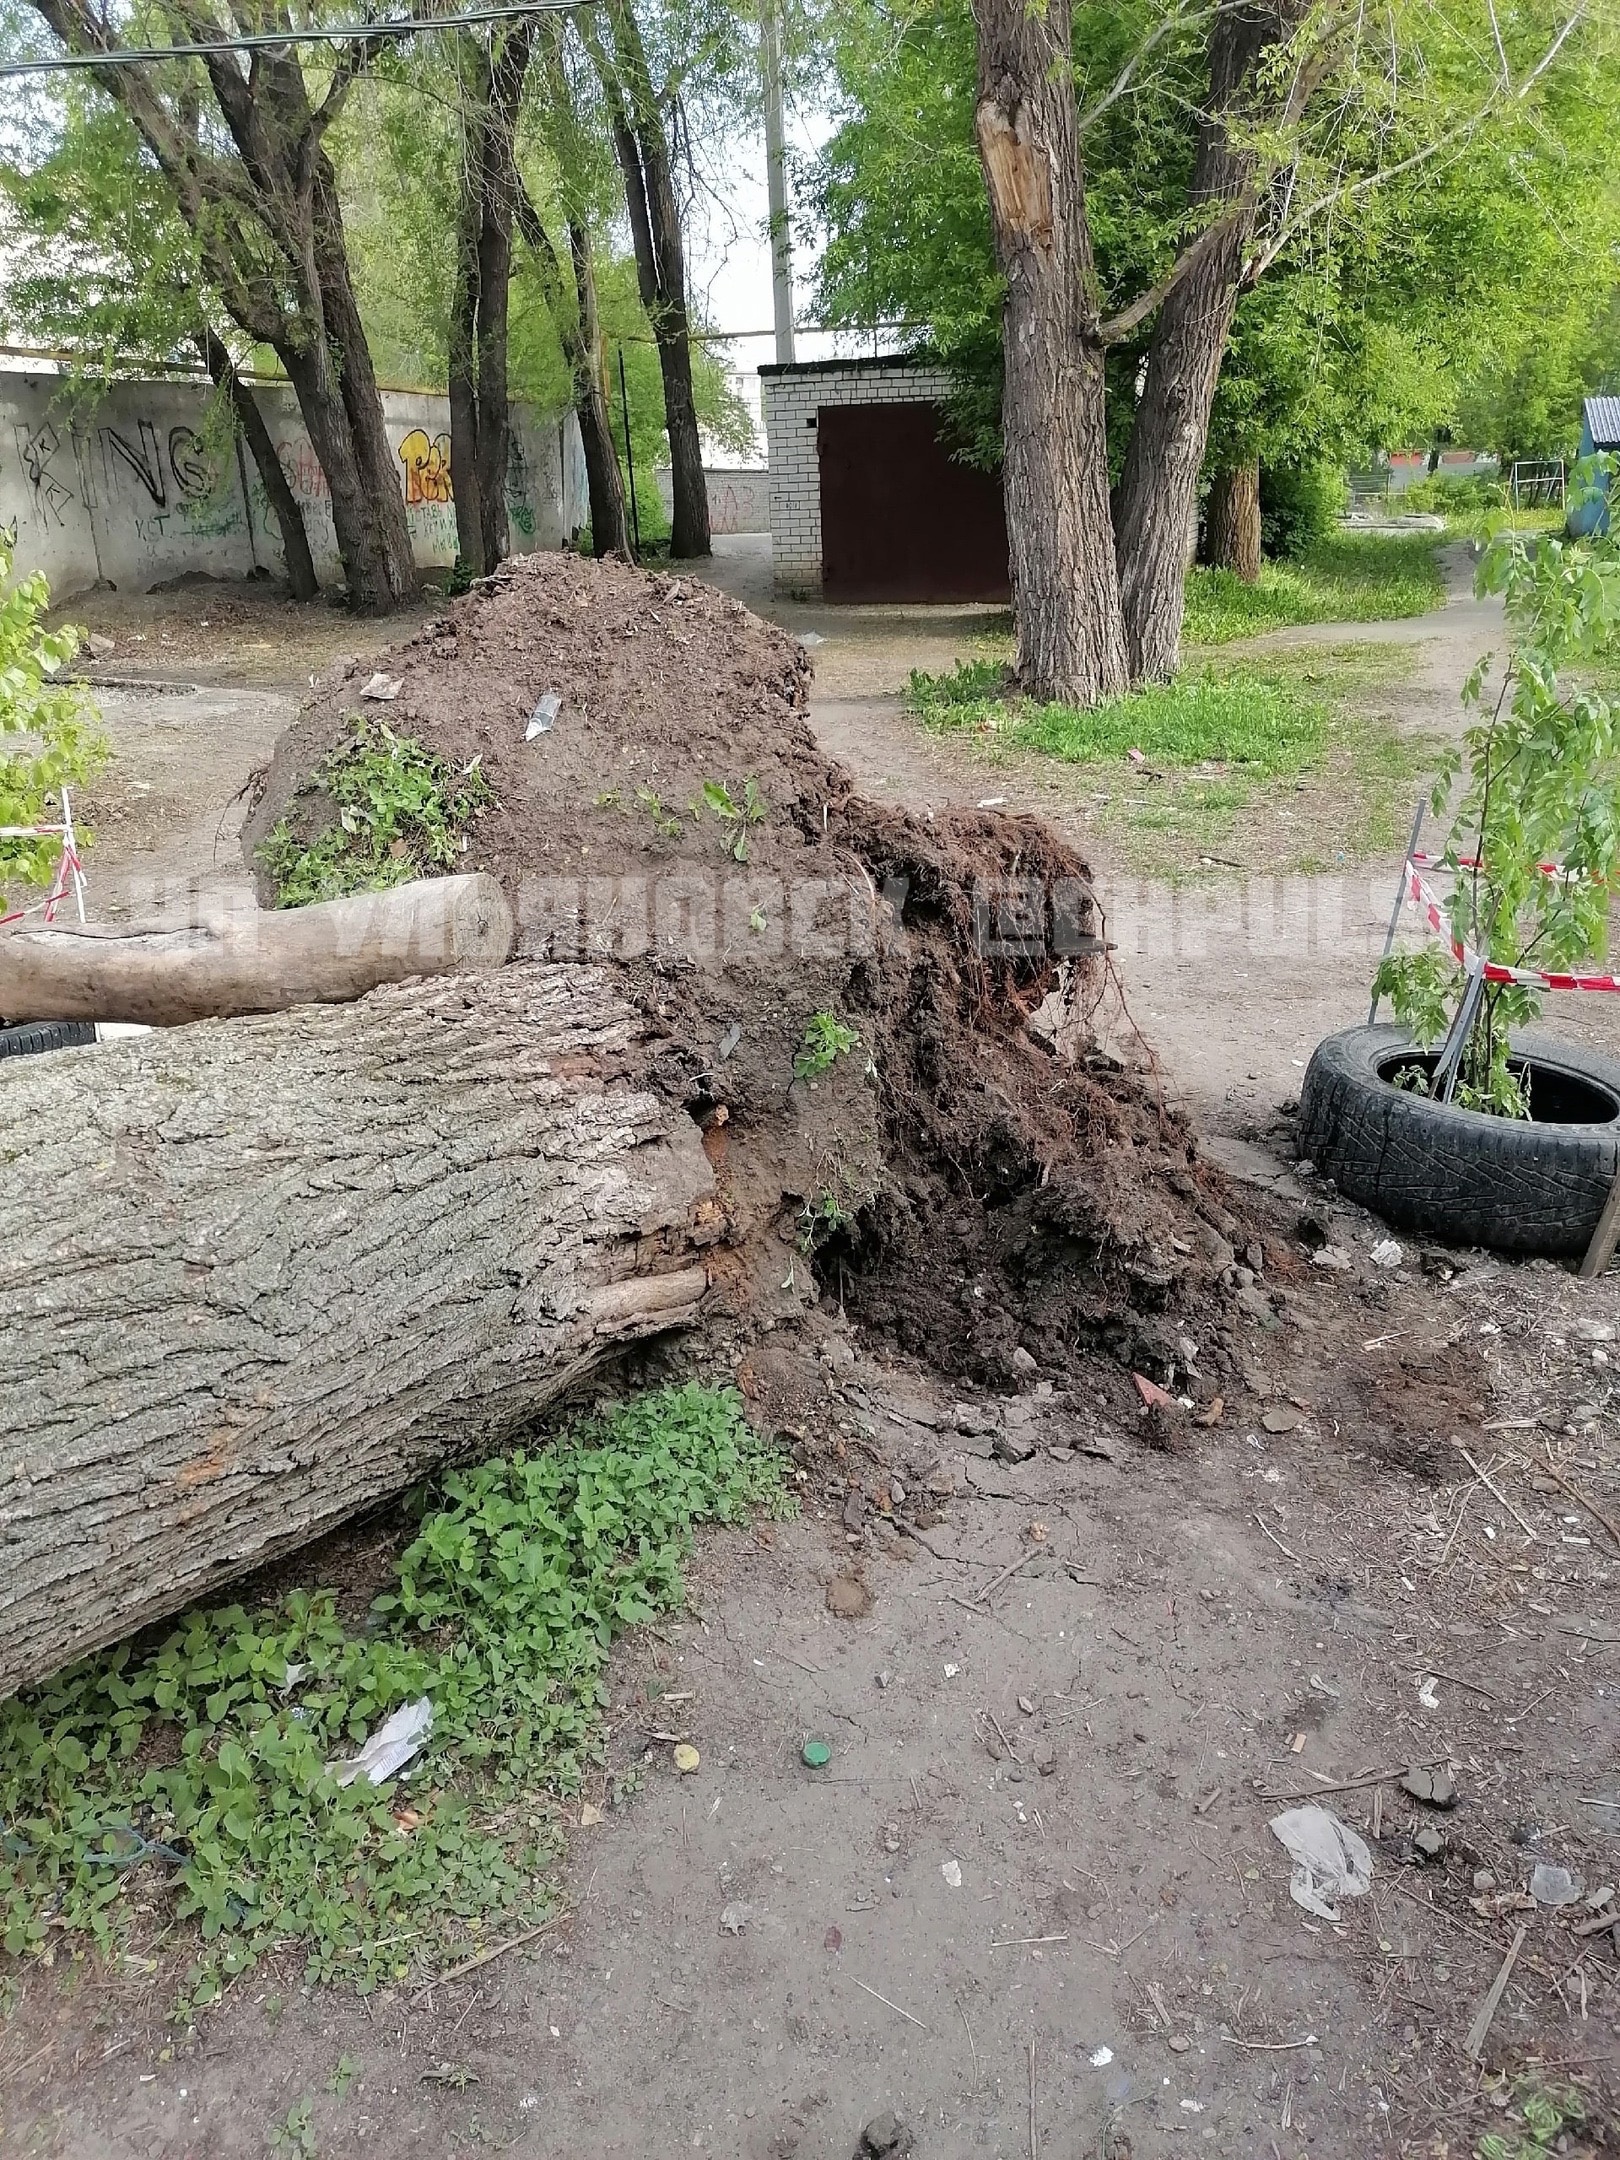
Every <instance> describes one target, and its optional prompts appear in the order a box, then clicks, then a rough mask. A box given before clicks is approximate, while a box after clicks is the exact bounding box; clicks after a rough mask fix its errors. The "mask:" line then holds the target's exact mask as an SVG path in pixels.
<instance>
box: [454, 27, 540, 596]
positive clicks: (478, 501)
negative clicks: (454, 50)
mask: <svg viewBox="0 0 1620 2160" xmlns="http://www.w3.org/2000/svg"><path fill="white" fill-rule="evenodd" d="M534 34H535V24H534V22H533V20H532V19H523V18H520V19H519V20H518V21H517V22H515V23H513V24H512V25H510V26H507V27H493V28H492V29H491V31H490V34H489V38H488V41H487V43H486V42H485V41H484V40H483V39H481V38H479V37H478V36H477V35H476V34H475V33H463V34H462V35H461V36H460V38H459V40H458V43H459V52H460V64H459V66H458V70H457V73H458V78H459V81H460V87H461V95H462V106H463V115H462V181H461V200H460V205H459V208H458V213H457V218H456V275H455V287H454V291H453V294H452V297H451V306H450V338H449V353H448V358H447V376H448V388H449V397H450V480H451V490H452V493H453V495H454V498H455V506H456V540H457V546H458V549H459V553H460V556H461V561H462V564H463V566H464V567H465V568H466V569H467V570H468V571H469V572H470V573H471V574H472V575H473V576H475V577H486V576H487V575H488V574H489V572H490V571H492V570H493V569H494V568H495V566H496V564H497V563H499V562H500V561H501V560H502V559H503V558H504V556H505V555H506V552H507V548H508V545H509V541H510V534H509V531H508V528H507V518H506V468H507V460H508V457H509V455H510V446H511V407H510V401H509V393H508V369H507V322H508V311H509V303H510V287H511V282H512V233H513V228H514V225H515V223H516V220H517V217H518V214H519V207H518V206H519V198H520V196H521V193H522V182H521V179H520V178H519V174H518V162H517V147H516V133H517V121H518V112H519V108H520V106H521V103H522V99H523V88H524V82H525V79H526V78H527V75H528V72H529V62H530V59H531V57H532V55H533V51H534Z"/></svg>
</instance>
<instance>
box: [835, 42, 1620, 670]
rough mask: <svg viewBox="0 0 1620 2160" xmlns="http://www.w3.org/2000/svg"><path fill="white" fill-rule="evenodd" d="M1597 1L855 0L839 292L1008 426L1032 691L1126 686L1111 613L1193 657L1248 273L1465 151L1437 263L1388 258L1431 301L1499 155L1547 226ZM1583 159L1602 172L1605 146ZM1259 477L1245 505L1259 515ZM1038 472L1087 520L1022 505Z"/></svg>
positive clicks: (1294, 254) (1156, 643) (1139, 634)
mask: <svg viewBox="0 0 1620 2160" xmlns="http://www.w3.org/2000/svg"><path fill="white" fill-rule="evenodd" d="M1071 10H1072V12H1071ZM1493 24H1494V25H1495V27H1494V29H1493ZM1605 24H1606V18H1602V17H1600V16H1599V14H1598V13H1597V11H1593V12H1592V14H1591V15H1590V16H1588V15H1587V14H1586V13H1585V12H1584V11H1582V10H1581V9H1579V8H1576V7H1572V8H1570V9H1567V10H1566V9H1563V8H1562V7H1560V6H1559V4H1558V0H1523V4H1522V5H1521V6H1519V7H1518V8H1516V9H1515V10H1514V11H1513V12H1512V14H1511V15H1509V14H1500V13H1499V14H1494V15H1493V13H1492V9H1491V6H1490V4H1489V0H1422V4H1417V0H1414V4H1411V5H1408V4H1407V0H1392V4H1391V6H1390V7H1389V8H1387V9H1382V10H1377V11H1372V10H1366V9H1362V8H1359V7H1352V6H1351V5H1350V4H1349V0H1342V4H1341V0H1321V4H1318V5H1313V6H1309V7H1307V6H1306V5H1305V0H1217V4H1216V5H1214V6H1204V5H1201V4H1199V0H1106V4H1105V0H1053V4H1047V5H1044V6H1038V7H1029V6H1026V4H1025V0H977V4H976V5H974V6H973V7H972V10H971V14H970V13H969V10H968V7H967V6H965V5H964V4H963V0H931V4H927V5H924V4H922V0H854V4H853V5H852V6H850V7H848V8H846V9H844V10H841V11H840V14H839V16H838V17H837V18H836V19H835V35H834V48H835V52H836V55H837V59H838V67H839V76H840V81H841V86H842V88H843V91H844V97H845V105H844V111H843V114H842V119H843V125H842V126H841V127H840V128H839V130H838V131H837V133H836V134H835V136H834V137H833V140H832V142H831V144H830V145H829V148H828V150H827V152H826V153H825V155H824V157H823V160H822V164H821V171H820V191H819V192H820V207H821V211H822V216H823V219H824V222H825V223H826V225H827V227H828V244H827V247H826V250H825V252H824V255H823V258H822V272H821V299H822V306H823V309H824V311H825V312H826V313H827V315H828V317H829V319H835V320H837V319H841V320H843V321H846V322H850V323H861V322H875V321H878V320H881V319H883V318H884V317H886V316H899V317H901V318H903V319H905V320H907V321H909V322H912V323H919V324H922V325H925V326H926V330H925V331H923V332H920V333H914V335H917V336H918V337H919V338H920V337H923V336H926V338H927V339H928V341H929V342H930V343H931V344H932V346H933V348H934V350H935V351H936V352H939V353H941V354H942V355H943V356H944V357H945V358H946V359H947V360H948V361H950V362H951V364H952V365H953V367H954V368H955V369H956V371H957V380H958V384H959V394H958V396H957V397H956V399H955V400H954V401H953V402H954V405H955V413H954V419H955V421H956V423H957V424H958V427H959V429H960V433H961V438H962V441H963V444H964V447H965V450H966V454H968V455H970V456H976V457H978V458H980V459H981V460H983V461H984V462H987V463H988V462H993V461H994V460H995V459H996V458H997V457H998V456H999V454H1000V452H1001V450H1002V447H1003V444H1005V448H1006V452H1007V456H1006V465H1005V470H1006V476H1007V486H1008V512H1009V519H1010V521H1011V522H1012V523H1013V525H1014V527H1015V530H1014V532H1013V536H1012V551H1013V569H1014V575H1015V581H1016V582H1017V583H1019V584H1021V586H1022V590H1023V593H1024V594H1025V595H1027V596H1028V597H1029V600H1030V601H1031V602H1032V603H1034V604H1038V605H1039V606H1040V607H1041V608H1042V609H1043V610H1044V611H1045V616H1046V619H1045V620H1044V621H1042V622H1039V623H1026V622H1025V621H1023V620H1022V619H1020V623H1019V639H1020V648H1019V649H1020V656H1021V668H1022V673H1023V678H1024V681H1025V683H1026V686H1027V687H1029V688H1030V689H1032V690H1035V691H1037V692H1038V693H1040V694H1042V695H1047V696H1062V697H1064V698H1067V699H1070V700H1077V701H1082V702H1083V701H1090V700H1093V699H1095V698H1097V697H1101V696H1107V695H1109V694H1111V692H1112V690H1113V688H1114V687H1116V686H1117V682H1118V675H1117V672H1116V671H1115V669H1114V667H1113V666H1112V663H1111V659H1110V656H1111V654H1112V653H1113V651H1114V619H1115V612H1116V609H1117V611H1118V615H1119V618H1120V620H1121V621H1122V623H1123V626H1124V635H1125V639H1126V652H1127V658H1126V676H1127V679H1130V680H1144V679H1151V678H1153V677H1156V676H1162V675H1164V674H1166V673H1168V672H1169V671H1170V670H1172V669H1173V668H1174V666H1175V664H1176V660H1177V653H1178V646H1179V627H1180V619H1181V612H1182V598H1183V589H1184V578H1185V569H1186V564H1187V560H1188V555H1189V542H1190V539H1191V535H1192V530H1193V519H1194V512H1195V505H1196V500H1197V494H1198V490H1199V486H1200V475H1201V473H1202V472H1203V471H1204V470H1205V469H1206V466H1207V458H1206V449H1207V441H1206V438H1207V435H1208V430H1209V427H1210V424H1211V417H1212V413H1213V410H1214V408H1213V404H1212V400H1213V397H1214V395H1215V393H1216V391H1217V388H1218V385H1219V382H1220V378H1221V370H1222V364H1223V358H1224V352H1225V347H1226V343H1227V339H1228V334H1229V330H1230V326H1231V323H1232V320H1233V314H1234V309H1235V307H1236V306H1237V304H1238V302H1239V300H1240V298H1241V296H1242V295H1243V294H1244V293H1245V292H1248V291H1250V290H1251V288H1254V287H1255V286H1257V285H1258V284H1259V283H1260V282H1261V281H1262V280H1263V279H1264V278H1265V277H1266V276H1267V275H1268V274H1269V273H1271V272H1272V271H1273V269H1274V267H1281V268H1283V269H1284V270H1288V269H1290V268H1291V267H1292V266H1294V265H1297V264H1299V263H1301V262H1302V261H1305V260H1307V259H1308V257H1309V256H1310V254H1311V252H1312V251H1313V250H1317V251H1320V250H1323V249H1326V250H1328V251H1331V249H1332V246H1333V244H1334V239H1333V236H1334V234H1335V233H1336V231H1337V230H1338V229H1339V228H1341V227H1342V226H1344V225H1345V224H1346V223H1347V222H1353V223H1359V222H1360V221H1361V219H1362V218H1363V217H1364V216H1365V213H1366V207H1367V205H1368V204H1369V203H1370V202H1372V201H1374V200H1375V199H1377V198H1378V196H1379V195H1381V193H1382V192H1383V191H1385V190H1386V189H1388V188H1389V186H1390V185H1391V183H1392V182H1393V183H1398V184H1399V186H1400V187H1401V188H1402V189H1407V188H1409V187H1411V188H1415V186H1416V184H1417V182H1418V181H1419V180H1420V179H1422V178H1423V177H1424V176H1425V175H1429V174H1448V175H1453V174H1454V175H1456V179H1455V184H1454V185H1452V186H1451V187H1450V189H1449V191H1448V192H1449V196H1450V199H1451V202H1452V217H1451V225H1450V229H1449V234H1448V238H1449V252H1448V254H1447V255H1446V257H1445V260H1444V263H1443V266H1442V265H1441V264H1440V263H1438V262H1436V260H1435V259H1434V257H1432V256H1430V257H1427V258H1426V260H1427V265H1428V278H1427V281H1426V286H1419V284H1418V283H1417V281H1416V280H1415V279H1412V278H1409V277H1408V278H1403V277H1402V274H1401V266H1400V265H1399V264H1397V263H1392V262H1390V261H1387V260H1386V261H1385V263H1384V264H1383V265H1382V274H1383V276H1384V277H1385V278H1387V279H1389V280H1390V281H1391V282H1392V283H1395V282H1399V283H1402V284H1403V285H1404V288H1405V290H1406V291H1407V293H1408V295H1409V305H1410V306H1411V307H1413V308H1415V309H1416V310H1417V311H1418V313H1419V314H1421V313H1422V312H1423V311H1424V310H1426V309H1428V308H1430V307H1431V305H1432V296H1433V295H1434V293H1436V292H1437V291H1440V290H1442V289H1443V288H1445V287H1447V286H1452V285H1457V284H1464V285H1466V284H1467V282H1468V280H1469V277H1470V262H1471V259H1472V257H1473V256H1474V255H1476V254H1477V253H1479V251H1480V247H1481V242H1480V240H1479V238H1478V236H1477V235H1475V234H1474V233H1473V232H1472V231H1471V230H1470V226H1469V220H1468V217H1467V216H1466V215H1465V214H1464V209H1465V205H1467V204H1468V201H1469V196H1468V184H1469V182H1470V180H1473V181H1475V182H1477V180H1478V178H1479V176H1480V174H1481V173H1482V172H1483V171H1488V172H1489V173H1490V175H1491V183H1492V186H1493V187H1494V188H1496V189H1497V190H1498V191H1499V192H1500V193H1501V194H1502V195H1503V196H1504V198H1505V197H1506V196H1507V195H1508V194H1509V193H1510V192H1512V191H1516V194H1517V199H1518V200H1519V201H1520V202H1521V203H1522V205H1523V206H1524V209H1525V213H1526V215H1529V214H1531V213H1532V212H1534V213H1535V214H1536V215H1538V216H1539V217H1540V219H1541V221H1542V223H1543V224H1544V225H1556V224H1557V223H1558V222H1559V210H1558V207H1557V204H1556V201H1555V202H1554V205H1553V207H1551V208H1549V207H1548V194H1549V189H1548V183H1549V182H1554V183H1556V184H1555V185H1554V186H1553V187H1552V189H1551V194H1552V195H1553V196H1554V197H1555V198H1556V197H1561V194H1562V190H1563V185H1564V183H1563V182H1562V181H1561V180H1559V179H1558V176H1559V175H1560V173H1561V172H1562V171H1563V170H1564V168H1565V166H1566V163H1567V154H1568V148H1569V142H1570V137H1571V133H1572V130H1573V131H1574V132H1575V133H1579V131H1580V130H1581V129H1585V131H1586V134H1587V137H1588V139H1589V140H1592V141H1595V140H1596V139H1597V138H1598V137H1599V135H1600V134H1601V132H1602V129H1603V121H1602V120H1601V119H1600V118H1598V117H1597V116H1599V115H1605V114H1606V112H1607V109H1608V103H1609V100H1608V98H1607V95H1606V93H1605V91H1604V88H1603V84H1604V82H1606V81H1610V80H1611V79H1612V55H1610V56H1609V57H1608V58H1607V59H1606V60H1604V59H1603V56H1604V54H1605V49H1606V40H1607V37H1608V31H1607V28H1606V27H1605ZM1600 61H1602V64H1603V65H1607V66H1608V68H1609V70H1610V73H1609V74H1608V75H1604V74H1602V73H1601V68H1600ZM1594 68H1599V73H1598V75H1597V76H1596V78H1595V79H1594V75H1593V70H1594ZM1060 87H1062V88H1064V89H1065V90H1066V95H1057V94H1055V92H1056V91H1057V90H1058V89H1059V88H1060ZM1580 162H1581V170H1582V172H1583V174H1584V175H1585V177H1586V178H1587V180H1588V181H1589V180H1590V176H1591V173H1592V170H1593V168H1592V163H1591V160H1590V158H1589V157H1583V160H1582V161H1580ZM1510 168H1511V171H1510ZM975 192H976V193H977V204H975V201H974V199H973V198H974V194H975ZM1472 210H1473V215H1474V217H1475V218H1476V219H1477V217H1478V215H1479V204H1478V201H1477V199H1476V200H1475V201H1474V202H1473V205H1472ZM1485 252H1486V253H1487V254H1489V253H1490V252H1491V250H1490V248H1488V247H1487V248H1486V249H1485ZM1352 342H1353V341H1352ZM1020 347H1021V348H1022V350H1019V349H1018V348H1020ZM1037 353H1044V359H1043V360H1042V362H1041V364H1039V365H1036V364H1032V359H1031V356H1032V355H1033V354H1037ZM1099 376H1100V379H1101V389H1102V395H1103V397H1104V399H1105V404H1106V419H1107V427H1106V432H1105V436H1104V437H1103V439H1102V440H1100V441H1099V429H1098V427H1097V424H1096V411H1097V403H1098V397H1099ZM1077 406H1078V409H1079V410H1078V415H1077V412H1076V409H1075V408H1076V407H1077ZM1082 437H1083V439H1084V441H1086V442H1087V443H1089V444H1090V445H1091V446H1092V447H1091V449H1090V452H1089V455H1090V456H1091V458H1092V459H1093V461H1094V463H1095V462H1096V461H1102V460H1105V461H1106V463H1105V475H1106V481H1107V482H1108V483H1111V487H1112V513H1113V514H1112V517H1111V518H1110V519H1109V520H1108V522H1107V524H1106V525H1103V524H1102V522H1101V520H1100V519H1099V517H1098V514H1097V509H1096V506H1097V503H1098V500H1099V497H1100V495H1101V493H1102V489H1101V487H1100V486H1099V484H1098V475H1097V474H1096V472H1095V471H1093V473H1092V475H1091V477H1090V479H1089V480H1088V481H1086V482H1084V483H1082V482H1081V481H1079V480H1078V479H1077V478H1075V477H1074V473H1073V469H1072V468H1073V464H1074V460H1075V458H1076V456H1077V455H1078V454H1079V452H1078V451H1077V442H1078V441H1079V440H1080V439H1081V438H1082ZM1019 441H1022V442H1024V443H1026V444H1028V445H1029V446H1031V454H1032V455H1034V456H1037V457H1039V456H1041V455H1042V454H1043V453H1049V456H1048V462H1049V464H1050V466H1051V467H1052V468H1053V471H1052V472H1051V473H1049V474H1048V475H1047V477H1046V479H1045V480H1044V481H1039V482H1036V483H1034V484H1032V483H1031V481H1030V480H1029V478H1028V476H1027V474H1026V473H1025V472H1024V471H1023V470H1021V467H1020V461H1019V457H1018V455H1017V454H1016V449H1015V446H1016V444H1017V442H1019ZM1223 454H1224V453H1223ZM1251 462H1252V454H1250V453H1245V455H1244V457H1243V458H1240V459H1238V460H1236V461H1235V463H1233V464H1227V465H1223V466H1222V467H1220V468H1219V469H1220V470H1224V471H1231V470H1235V466H1236V464H1247V463H1251ZM1065 474H1066V475H1067V477H1066V478H1065V477H1061V476H1063V475H1065ZM1248 477H1250V476H1249V475H1245V484H1244V485H1243V486H1242V487H1241V489H1240V493H1241V494H1242V498H1243V499H1242V501H1241V502H1239V501H1236V500H1234V501H1233V502H1232V504H1231V505H1230V507H1231V509H1232V510H1233V511H1234V513H1235V512H1236V511H1237V510H1238V509H1240V508H1241V509H1242V510H1243V512H1244V517H1243V520H1242V522H1243V524H1244V526H1245V529H1246V531H1248V532H1249V533H1252V518H1251V517H1250V516H1249V515H1248V512H1249V510H1250V507H1251V504H1250V501H1249V495H1248V489H1247V486H1246V481H1247V479H1248ZM1043 488H1044V490H1045V492H1046V494H1047V495H1048V496H1049V498H1050V500H1051V501H1052V502H1053V503H1054V504H1058V503H1063V504H1067V505H1068V506H1069V511H1068V514H1065V515H1063V516H1058V515H1055V514H1051V515H1048V514H1030V512H1029V510H1028V508H1027V507H1021V506H1028V505H1032V504H1034V505H1038V501H1039V497H1040V494H1041V491H1042V489H1043ZM1078 504H1084V505H1085V506H1087V507H1086V508H1085V510H1084V512H1083V513H1081V512H1078V511H1076V510H1075V508H1074V506H1075V505H1078ZM1217 507H1218V508H1219V507H1220V505H1219V504H1218V505H1217ZM1021 515H1023V516H1024V519H1025V524H1026V530H1024V531H1023V532H1022V533H1020V532H1018V531H1017V530H1016V526H1017V523H1018V520H1019V518H1020V516H1021ZM1110 554H1112V556H1113V561H1114V575H1115V577H1116V578H1117V583H1118V591H1117V594H1116V593H1112V592H1110V591H1109V590H1108V586H1109V578H1110V572H1109V557H1110ZM1077 596H1078V597H1077Z"/></svg>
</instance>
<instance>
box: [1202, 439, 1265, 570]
mask: <svg viewBox="0 0 1620 2160" xmlns="http://www.w3.org/2000/svg"><path fill="white" fill-rule="evenodd" d="M1204 559H1205V561H1206V562H1208V563H1210V564H1212V565H1213V566H1214V568H1215V569H1217V570H1230V571H1232V572H1233V574H1234V575H1235V576H1237V577H1240V578H1241V579H1242V580H1243V582H1244V584H1245V585H1253V584H1255V583H1257V582H1258V580H1259V576H1260V460H1259V459H1258V458H1250V459H1249V461H1248V462H1247V464H1244V465H1239V466H1237V467H1236V468H1235V469H1234V470H1233V471H1231V472H1223V473H1217V474H1216V475H1215V477H1214V479H1213V480H1212V481H1211V482H1210V484H1209V501H1208V503H1207V504H1206V506H1205V510H1204Z"/></svg>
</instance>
